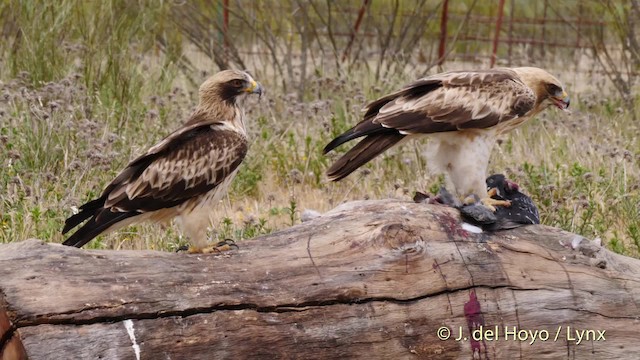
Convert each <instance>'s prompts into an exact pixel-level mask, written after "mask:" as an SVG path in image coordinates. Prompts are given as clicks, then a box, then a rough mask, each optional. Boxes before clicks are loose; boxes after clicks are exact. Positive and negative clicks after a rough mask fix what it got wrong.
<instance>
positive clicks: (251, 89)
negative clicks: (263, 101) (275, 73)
mask: <svg viewBox="0 0 640 360" xmlns="http://www.w3.org/2000/svg"><path fill="white" fill-rule="evenodd" d="M244 91H246V92H248V93H249V94H258V97H262V85H260V83H259V82H256V81H255V80H251V84H250V85H249V86H248V87H247V88H246V89H244Z"/></svg>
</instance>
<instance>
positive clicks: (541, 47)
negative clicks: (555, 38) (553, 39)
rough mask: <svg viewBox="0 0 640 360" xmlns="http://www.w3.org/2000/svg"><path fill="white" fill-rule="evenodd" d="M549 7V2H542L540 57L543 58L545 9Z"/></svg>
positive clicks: (545, 28) (545, 26)
mask: <svg viewBox="0 0 640 360" xmlns="http://www.w3.org/2000/svg"><path fill="white" fill-rule="evenodd" d="M548 6H549V0H544V7H543V10H542V38H541V39H540V40H541V41H540V56H541V57H542V58H544V53H545V49H544V41H545V39H546V37H547V7H548Z"/></svg>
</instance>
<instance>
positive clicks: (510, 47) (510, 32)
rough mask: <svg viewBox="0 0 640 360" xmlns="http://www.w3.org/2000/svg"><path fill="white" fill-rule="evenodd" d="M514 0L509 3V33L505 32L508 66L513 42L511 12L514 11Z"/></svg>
mask: <svg viewBox="0 0 640 360" xmlns="http://www.w3.org/2000/svg"><path fill="white" fill-rule="evenodd" d="M515 8H516V6H515V0H511V2H510V3H509V33H508V34H507V38H508V49H509V51H508V56H509V66H511V50H512V42H513V14H514V12H515Z"/></svg>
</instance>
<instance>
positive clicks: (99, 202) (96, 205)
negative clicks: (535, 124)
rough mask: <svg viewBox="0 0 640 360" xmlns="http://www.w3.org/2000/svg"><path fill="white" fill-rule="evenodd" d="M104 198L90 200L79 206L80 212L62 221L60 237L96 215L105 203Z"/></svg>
mask: <svg viewBox="0 0 640 360" xmlns="http://www.w3.org/2000/svg"><path fill="white" fill-rule="evenodd" d="M105 199H106V198H105V197H101V198H98V199H95V200H91V201H89V202H88V203H86V204H84V205H82V206H80V212H79V213H77V214H75V215H72V216H70V217H69V218H68V219H67V220H65V221H64V228H62V235H64V234H66V233H68V232H69V230H71V229H73V228H74V227H76V226H78V224H80V223H81V222H83V221H85V220H86V219H88V218H90V217H92V216H94V215H96V213H97V212H98V211H99V210H100V209H102V206H103V205H104V202H105Z"/></svg>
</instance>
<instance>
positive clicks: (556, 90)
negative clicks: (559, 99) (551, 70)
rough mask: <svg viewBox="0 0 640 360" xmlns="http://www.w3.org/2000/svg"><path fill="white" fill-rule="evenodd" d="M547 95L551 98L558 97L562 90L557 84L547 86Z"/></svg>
mask: <svg viewBox="0 0 640 360" xmlns="http://www.w3.org/2000/svg"><path fill="white" fill-rule="evenodd" d="M547 93H549V95H551V96H558V95H560V94H562V89H561V88H560V87H559V86H558V85H555V84H547Z"/></svg>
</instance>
